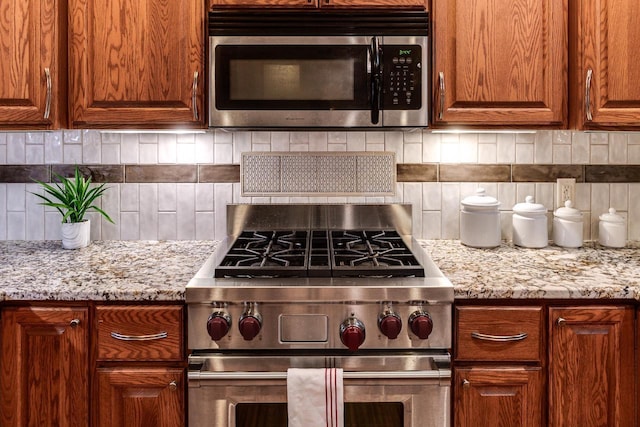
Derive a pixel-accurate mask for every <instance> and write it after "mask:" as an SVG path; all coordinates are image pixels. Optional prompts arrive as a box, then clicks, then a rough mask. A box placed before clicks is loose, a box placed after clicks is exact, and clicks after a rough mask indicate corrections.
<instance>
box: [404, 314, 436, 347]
mask: <svg viewBox="0 0 640 427" xmlns="http://www.w3.org/2000/svg"><path fill="white" fill-rule="evenodd" d="M409 326H410V327H411V332H413V333H414V334H416V336H417V337H418V338H420V339H422V340H426V339H427V338H429V335H430V334H431V331H433V320H431V316H429V313H427V312H426V311H424V310H416V311H414V312H413V313H411V316H409Z"/></svg>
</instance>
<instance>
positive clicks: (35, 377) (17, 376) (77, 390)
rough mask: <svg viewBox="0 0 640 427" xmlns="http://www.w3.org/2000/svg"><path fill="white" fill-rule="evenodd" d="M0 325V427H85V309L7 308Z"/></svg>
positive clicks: (86, 407) (87, 413)
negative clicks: (0, 350) (0, 348)
mask: <svg viewBox="0 0 640 427" xmlns="http://www.w3.org/2000/svg"><path fill="white" fill-rule="evenodd" d="M0 325H1V327H0V332H1V341H2V352H1V353H0V354H1V356H0V387H1V388H0V425H2V426H3V427H22V426H50V427H57V426H70V427H73V426H77V427H81V426H82V427H85V426H87V425H88V422H89V403H88V399H87V397H88V395H89V386H88V384H89V380H88V377H89V348H88V343H89V325H88V309H87V308H85V307H7V308H4V309H3V310H2V317H1V319H0Z"/></svg>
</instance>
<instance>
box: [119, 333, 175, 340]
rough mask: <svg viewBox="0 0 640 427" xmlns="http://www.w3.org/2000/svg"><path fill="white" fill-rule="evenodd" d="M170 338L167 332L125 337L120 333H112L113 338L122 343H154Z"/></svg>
mask: <svg viewBox="0 0 640 427" xmlns="http://www.w3.org/2000/svg"><path fill="white" fill-rule="evenodd" d="M168 336H169V334H168V333H166V332H160V333H159V334H151V335H123V334H120V333H118V332H111V338H115V339H117V340H120V341H154V340H161V339H163V338H167V337H168Z"/></svg>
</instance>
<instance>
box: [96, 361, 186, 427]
mask: <svg viewBox="0 0 640 427" xmlns="http://www.w3.org/2000/svg"><path fill="white" fill-rule="evenodd" d="M97 381H98V387H97V389H98V399H97V404H96V406H97V408H96V409H97V412H98V414H97V417H96V418H97V420H98V421H97V425H98V427H125V426H127V427H148V426H154V427H182V426H184V425H185V421H184V412H185V409H184V406H185V404H184V395H185V388H184V387H185V374H184V369H172V368H135V369H132V368H103V369H98V375H97Z"/></svg>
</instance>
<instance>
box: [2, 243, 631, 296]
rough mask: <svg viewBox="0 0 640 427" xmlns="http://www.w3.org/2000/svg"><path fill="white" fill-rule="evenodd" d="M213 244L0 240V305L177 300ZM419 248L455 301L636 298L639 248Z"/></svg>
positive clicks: (457, 245)
mask: <svg viewBox="0 0 640 427" xmlns="http://www.w3.org/2000/svg"><path fill="white" fill-rule="evenodd" d="M216 244H217V242H215V241H159V242H158V241H94V242H92V244H91V245H90V246H89V247H87V248H84V249H78V250H65V249H62V247H61V244H60V242H59V241H5V242H0V301H3V300H4V301H31V300H60V301H91V300H93V301H182V300H184V291H185V286H186V285H187V283H188V282H189V280H190V279H191V278H192V277H193V276H194V275H195V273H196V272H197V271H198V269H199V268H200V267H201V266H202V264H203V263H204V262H205V260H206V259H207V258H208V257H209V255H211V253H212V252H213V251H214V249H215V246H216ZM421 244H422V245H423V246H424V247H425V248H426V250H427V252H428V253H429V254H430V255H431V257H432V258H433V260H434V262H435V263H436V265H438V266H439V267H440V269H441V270H442V272H443V273H444V275H445V276H447V277H448V278H449V280H451V282H452V283H453V285H454V290H455V297H456V298H459V299H468V298H471V299H496V298H499V299H503V298H589V299H630V300H634V299H635V300H640V244H639V243H634V244H632V245H630V247H628V248H625V249H607V248H603V247H601V246H598V245H596V244H587V245H586V246H585V247H584V248H580V249H563V248H559V247H557V246H549V247H547V248H544V249H523V248H518V247H515V246H513V245H511V244H505V243H503V244H502V245H501V246H500V247H498V248H495V249H474V248H469V247H466V246H464V245H462V244H460V242H459V241H457V240H423V241H421Z"/></svg>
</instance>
